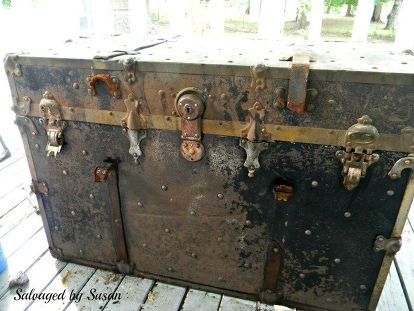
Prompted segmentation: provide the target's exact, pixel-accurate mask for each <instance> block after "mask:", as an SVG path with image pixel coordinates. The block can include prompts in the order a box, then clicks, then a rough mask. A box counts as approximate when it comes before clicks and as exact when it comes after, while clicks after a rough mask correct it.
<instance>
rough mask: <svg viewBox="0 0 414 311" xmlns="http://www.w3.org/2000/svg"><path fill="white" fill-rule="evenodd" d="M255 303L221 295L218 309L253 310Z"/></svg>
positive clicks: (228, 310)
mask: <svg viewBox="0 0 414 311" xmlns="http://www.w3.org/2000/svg"><path fill="white" fill-rule="evenodd" d="M256 306H257V303H256V302H254V301H248V300H243V299H239V298H233V297H229V296H225V295H223V298H222V299H221V304H220V311H234V310H238V311H255V310H256Z"/></svg>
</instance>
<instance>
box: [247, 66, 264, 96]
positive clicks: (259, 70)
mask: <svg viewBox="0 0 414 311" xmlns="http://www.w3.org/2000/svg"><path fill="white" fill-rule="evenodd" d="M267 70H268V67H267V66H266V65H265V64H262V63H259V64H256V65H254V66H251V67H250V74H251V76H252V82H251V84H250V87H251V88H252V89H253V90H254V91H256V92H257V91H261V90H264V89H265V88H266V72H267Z"/></svg>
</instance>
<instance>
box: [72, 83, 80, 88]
mask: <svg viewBox="0 0 414 311" xmlns="http://www.w3.org/2000/svg"><path fill="white" fill-rule="evenodd" d="M72 87H73V88H74V89H75V90H77V89H79V83H76V82H75V83H73V84H72Z"/></svg>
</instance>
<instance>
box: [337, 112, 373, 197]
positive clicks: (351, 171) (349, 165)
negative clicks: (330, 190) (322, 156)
mask: <svg viewBox="0 0 414 311" xmlns="http://www.w3.org/2000/svg"><path fill="white" fill-rule="evenodd" d="M378 140H379V134H378V130H377V129H376V128H375V127H374V126H373V125H372V120H371V118H370V117H369V116H367V115H364V116H362V117H361V118H359V119H358V123H356V124H354V125H352V126H351V127H350V128H349V129H348V130H347V131H346V134H345V150H339V151H337V152H336V157H337V158H338V159H339V160H340V161H341V163H342V164H343V169H342V175H344V176H345V177H344V186H345V188H346V189H347V190H353V189H355V188H356V187H357V186H358V185H359V182H360V180H361V178H364V177H365V175H366V172H367V169H368V167H369V166H371V164H373V163H375V162H377V161H378V159H379V155H378V154H376V153H373V151H374V150H376V148H377V147H378Z"/></svg>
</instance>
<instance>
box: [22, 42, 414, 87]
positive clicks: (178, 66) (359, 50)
mask: <svg viewBox="0 0 414 311" xmlns="http://www.w3.org/2000/svg"><path fill="white" fill-rule="evenodd" d="M302 50H309V51H310V56H311V59H313V60H314V61H313V62H311V67H310V68H311V70H310V76H309V78H310V80H325V81H349V82H351V81H352V82H360V83H380V84H382V83H384V84H414V78H413V76H412V75H413V74H414V66H413V63H414V62H413V56H411V55H409V54H408V53H407V52H404V51H399V50H396V48H395V47H393V46H391V45H387V44H382V43H381V44H380V43H369V44H368V43H351V42H322V43H319V44H318V45H304V44H297V43H296V44H289V45H287V44H282V43H275V42H270V41H264V40H249V41H248V40H243V41H241V40H235V39H225V40H224V39H217V40H212V39H205V38H203V39H192V40H188V39H184V38H177V39H172V40H167V39H160V38H158V39H156V38H154V39H150V38H149V39H146V40H141V41H139V43H137V40H136V38H131V37H129V36H118V37H111V38H110V39H106V40H103V39H96V38H95V39H92V38H88V39H79V40H78V41H71V40H68V41H67V42H65V43H64V44H63V45H62V46H60V47H57V48H52V49H51V48H49V49H44V48H39V50H33V51H30V52H28V53H27V52H24V53H22V54H21V55H19V56H20V59H19V62H21V63H22V64H33V62H35V63H37V64H44V65H45V66H54V67H65V66H74V64H76V66H79V67H80V68H82V67H84V68H89V67H90V66H91V65H92V64H93V66H94V67H95V68H96V69H100V68H102V69H113V70H116V69H122V61H123V60H125V59H128V58H131V57H132V58H134V59H135V60H136V61H137V62H138V63H139V64H140V68H139V70H140V71H158V72H179V73H198V74H204V73H211V72H214V73H216V74H220V75H234V74H237V75H241V76H250V66H252V65H255V64H258V63H263V64H264V65H266V66H267V67H269V68H270V71H269V77H273V78H282V79H288V78H289V73H290V66H291V61H281V60H280V59H281V58H282V57H289V56H292V55H293V53H295V52H298V51H302ZM39 58H42V60H40V59H39ZM362 73H363V75H361V74H362ZM394 74H398V77H399V79H397V80H395V76H394Z"/></svg>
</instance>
